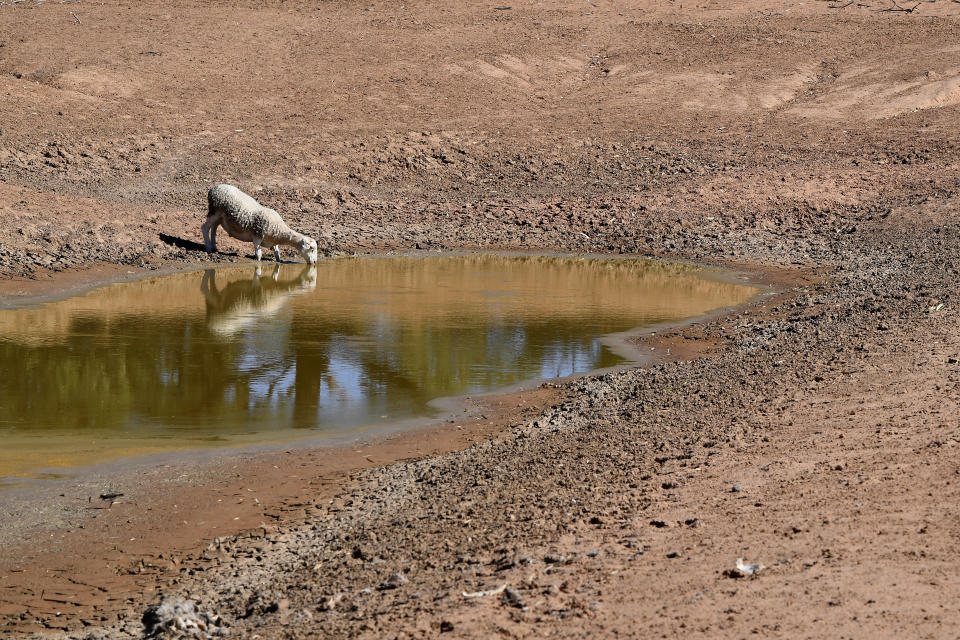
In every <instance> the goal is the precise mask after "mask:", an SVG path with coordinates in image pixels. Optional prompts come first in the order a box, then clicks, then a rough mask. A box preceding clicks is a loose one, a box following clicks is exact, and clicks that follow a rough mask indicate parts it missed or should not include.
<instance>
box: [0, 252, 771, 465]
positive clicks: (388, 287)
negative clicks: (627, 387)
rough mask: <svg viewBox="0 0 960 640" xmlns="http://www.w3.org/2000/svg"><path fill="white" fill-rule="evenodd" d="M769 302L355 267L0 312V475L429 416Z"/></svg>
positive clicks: (198, 281) (159, 280) (354, 262)
mask: <svg viewBox="0 0 960 640" xmlns="http://www.w3.org/2000/svg"><path fill="white" fill-rule="evenodd" d="M756 293H757V290H756V289H754V288H752V287H749V286H744V285H738V284H733V283H730V282H724V281H721V280H718V279H716V278H705V277H703V274H701V273H700V272H699V271H697V270H696V269H693V268H690V267H686V266H678V265H670V264H664V263H656V262H648V261H641V260H620V259H592V258H590V259H583V258H581V259H577V258H553V257H503V256H467V257H462V256H461V257H431V258H413V257H398V258H355V259H337V260H329V261H324V262H321V263H320V264H318V265H316V266H315V267H307V266H304V265H284V266H280V267H277V266H275V265H271V264H265V265H264V266H263V267H262V268H255V267H253V266H245V267H239V268H238V267H231V268H224V269H217V270H208V271H206V272H193V273H184V274H177V275H170V276H161V277H156V278H151V279H148V280H143V281H139V282H132V283H124V284H116V285H111V286H107V287H103V288H100V289H97V290H94V291H92V292H90V293H87V294H86V295H83V296H79V297H75V298H71V299H67V300H63V301H61V302H55V303H51V304H48V305H46V306H44V307H42V308H36V309H19V310H9V311H0V438H2V441H3V443H4V447H3V450H2V451H0V477H4V476H6V477H8V478H15V477H37V476H39V475H41V474H42V473H43V472H49V471H51V470H54V471H55V470H56V469H59V468H64V467H76V466H82V465H87V464H92V463H97V462H103V461H106V460H111V459H117V458H123V457H129V456H137V455H143V454H146V453H151V452H158V451H168V450H175V449H189V448H202V447H210V446H223V445H240V444H252V443H258V442H269V441H282V440H285V439H292V438H296V437H299V436H304V435H325V434H336V433H344V432H349V431H354V430H357V429H361V428H363V427H369V426H377V425H383V424H386V423H391V422H396V421H400V420H403V419H407V418H411V417H417V416H429V415H431V413H432V412H431V409H430V407H429V406H428V403H429V402H430V401H431V400H433V399H436V398H441V397H450V396H459V395H465V394H472V393H477V392H484V391H491V390H495V389H500V388H504V387H507V386H510V385H512V384H515V383H517V382H520V381H524V380H530V379H535V378H552V377H559V376H566V375H569V374H571V373H576V372H584V371H589V370H592V369H597V368H602V367H608V366H612V365H615V364H618V363H622V362H623V359H622V358H621V357H619V356H617V355H615V354H614V353H613V352H611V351H610V349H609V348H608V347H607V346H605V345H604V342H603V341H602V340H601V336H604V335H605V334H610V333H613V332H622V331H625V330H629V329H633V328H636V327H641V326H645V325H650V324H654V323H659V322H664V321H675V320H680V319H682V318H685V317H690V316H696V315H700V314H703V313H705V312H708V311H710V310H714V309H717V308H721V307H726V306H730V305H735V304H740V303H742V302H744V301H746V300H748V299H749V298H751V297H752V296H754V295H755V294H756Z"/></svg>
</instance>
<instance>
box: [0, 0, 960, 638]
mask: <svg viewBox="0 0 960 640" xmlns="http://www.w3.org/2000/svg"><path fill="white" fill-rule="evenodd" d="M903 9H912V10H911V11H906V10H903ZM958 15H960V5H958V4H957V3H955V2H948V1H946V0H940V1H933V2H920V3H918V4H916V5H915V6H914V3H910V4H894V3H893V2H891V1H890V0H866V1H864V2H855V3H850V4H847V3H845V2H839V3H830V2H820V1H814V2H809V1H807V2H785V1H778V0H772V1H771V2H759V1H754V0H746V1H744V2H736V3H734V2H718V1H714V0H707V1H705V2H698V3H683V4H680V3H679V2H663V3H654V2H635V3H630V4H629V5H625V3H613V2H604V1H603V0H594V1H592V2H586V3H583V4H582V5H581V4H573V5H571V4H570V3H560V2H551V1H543V2H536V3H524V4H523V5H517V4H514V5H509V4H507V3H504V4H501V5H496V4H483V3H477V2H458V3H446V4H439V5H438V4H436V3H421V2H416V1H415V2H404V3H403V4H400V3H388V4H379V3H374V4H370V3H355V2H338V3H320V4H317V3H306V2H300V1H298V0H289V1H277V2H242V1H240V2H221V3H215V4H214V5H212V6H211V4H210V3H198V2H188V1H186V0H184V1H174V2H165V3H161V4H156V5H149V6H148V5H143V6H139V5H130V4H125V3H119V2H112V1H107V2H103V3H102V4H101V3H100V2H96V3H94V2H88V1H87V0H80V1H79V2H69V3H66V2H61V3H55V2H37V1H36V0H25V1H23V2H16V3H10V2H0V104H2V105H3V110H2V111H3V113H4V117H3V118H2V119H0V230H2V231H3V233H2V234H0V277H2V278H3V280H2V281H0V291H2V293H0V296H2V303H3V304H8V303H11V302H15V301H16V300H18V299H22V298H23V297H24V296H29V295H33V294H45V295H50V294H55V293H57V292H58V291H62V290H64V288H70V287H76V286H80V285H82V284H83V283H89V282H91V281H96V280H97V279H98V278H102V279H110V278H115V277H126V276H127V275H137V274H138V273H143V272H149V271H152V270H156V269H174V268H177V269H178V268H185V267H189V266H191V265H200V264H206V263H209V262H211V261H228V260H246V259H248V256H249V250H250V247H249V246H244V245H240V244H239V243H230V242H228V241H224V243H223V249H224V250H225V253H223V254H221V255H218V256H207V255H206V254H205V253H203V252H202V251H201V247H200V246H199V244H198V242H199V240H200V234H199V224H200V222H201V221H202V218H203V215H204V193H205V191H206V189H207V188H208V187H209V185H210V184H212V183H214V182H232V183H235V184H238V185H239V186H240V187H241V188H243V189H244V190H246V191H248V192H250V193H253V194H255V195H256V197H257V198H259V199H260V200H261V201H262V202H264V203H265V204H268V205H270V206H273V207H274V208H276V209H278V210H280V211H281V212H282V213H283V215H284V216H285V218H286V219H287V220H288V221H289V222H290V223H291V224H292V226H294V227H296V228H299V229H301V230H303V231H305V232H308V233H311V234H314V235H316V236H317V237H318V238H319V239H320V241H321V246H322V247H323V248H324V249H325V251H326V252H327V253H335V252H354V251H356V252H380V251H388V250H393V249H404V250H407V249H419V250H423V251H430V250H437V249H484V248H495V249H516V250H550V251H556V250H563V251H575V252H588V251H590V252H614V253H630V254H640V255H662V256H673V257H680V258H684V259H692V260H699V261H702V262H710V263H715V264H724V265H728V266H733V267H736V268H745V269H752V270H754V271H756V272H758V273H769V274H779V275H778V277H779V278H781V279H782V280H783V281H784V282H786V283H787V284H788V285H789V287H788V290H787V291H786V292H785V294H784V295H783V296H780V297H777V298H771V299H769V300H765V301H762V302H760V303H758V304H756V305H754V306H752V307H750V308H748V309H745V310H743V311H740V312H737V313H736V314H733V315H730V316H727V317H724V318H718V319H714V320H712V321H710V322H705V323H702V324H700V325H697V326H695V327H690V328H686V329H682V330H678V331H674V332H670V333H669V335H666V336H665V335H658V336H656V337H655V338H653V340H654V341H651V342H645V343H644V344H643V348H647V349H648V348H649V347H650V346H654V347H656V348H659V349H663V350H666V349H667V348H670V349H671V354H676V353H678V350H679V353H680V354H681V355H686V356H687V357H686V358H684V359H683V360H681V361H676V362H663V363H660V364H657V365H655V366H652V367H649V368H644V369H636V370H631V371H626V372H622V373H617V374H608V375H603V376H593V377H588V378H585V379H582V380H579V381H573V382H568V383H563V384H560V385H551V386H547V387H545V388H543V389H539V390H537V391H536V393H535V395H534V396H531V397H528V398H526V399H523V398H520V399H516V400H515V401H513V400H511V401H510V402H509V404H511V405H512V406H509V407H506V406H505V407H500V411H501V412H500V413H497V414H496V416H495V418H493V419H490V420H477V421H476V422H477V423H478V424H477V426H476V428H471V429H472V430H469V432H468V433H463V434H454V435H451V434H450V433H445V432H444V430H442V429H434V430H433V431H432V432H431V433H433V436H424V438H427V439H426V440H422V441H420V442H419V443H418V441H417V440H415V439H410V440H409V441H407V442H406V443H405V444H403V445H397V446H395V447H393V449H391V450H392V451H393V453H392V454H390V455H385V457H384V458H383V459H380V458H377V457H374V456H372V455H370V454H369V453H366V452H364V450H363V449H362V448H361V449H360V453H358V454H354V455H353V456H352V457H348V456H342V459H337V461H336V462H337V465H339V466H337V465H334V466H332V467H329V466H324V465H325V462H324V461H325V460H326V461H328V462H329V459H330V458H331V456H333V457H336V456H335V455H334V454H331V453H330V452H329V451H327V452H324V451H322V450H321V451H310V452H304V451H296V452H294V453H291V454H286V453H283V452H280V453H275V454H270V455H273V456H275V457H274V458H270V457H269V455H266V456H253V457H235V458H233V459H231V458H230V457H229V456H228V457H226V458H223V459H217V460H207V461H205V462H195V463H190V464H187V463H184V465H186V466H176V465H174V466H172V467H170V468H166V469H165V468H164V467H159V466H158V467H151V468H149V469H144V470H140V471H135V472H134V471H130V472H124V473H120V472H118V473H117V475H115V476H111V475H109V474H107V475H102V476H98V477H96V478H90V479H88V481H86V483H80V484H78V485H77V486H75V487H73V488H72V490H71V491H69V492H68V491H62V492H61V493H64V495H63V496H60V495H50V496H45V500H43V501H36V502H34V504H33V505H30V504H28V503H26V502H25V501H23V500H21V501H20V502H16V503H15V504H14V503H10V502H9V499H8V502H7V503H6V504H5V506H4V509H3V511H2V512H0V520H2V522H3V528H4V530H6V531H7V532H8V533H7V534H5V537H4V543H3V547H2V552H0V615H2V618H0V629H3V630H4V632H5V633H10V634H17V633H32V632H37V633H43V634H48V635H58V634H59V635H63V636H67V637H79V638H83V637H94V638H99V637H128V636H140V635H143V634H144V632H145V628H144V625H143V623H142V622H141V616H142V615H143V614H144V612H145V611H148V608H150V607H152V606H153V605H156V604H158V603H160V602H161V601H164V600H165V601H166V602H167V603H168V606H167V607H166V608H164V609H162V610H161V611H160V612H159V613H157V612H156V611H153V613H151V614H150V615H148V616H147V618H146V620H147V622H148V623H151V624H152V623H154V622H163V621H165V620H166V621H167V625H166V626H165V627H164V626H163V625H162V624H161V625H160V626H161V627H163V628H158V629H156V632H157V634H158V635H163V634H168V635H176V634H177V633H179V632H178V631H176V629H175V627H176V625H177V624H181V625H189V624H200V625H203V626H204V627H205V629H206V631H207V632H214V631H216V632H223V633H227V634H230V635H233V636H237V637H249V638H253V637H261V638H266V637H318V636H319V637H344V636H347V637H370V638H380V637H400V638H403V637H434V636H439V635H440V634H444V633H450V635H451V636H452V637H478V638H480V637H483V638H487V637H491V636H503V637H545V636H561V637H613V636H626V637H652V636H655V635H659V636H664V637H674V636H680V635H683V636H701V637H718V636H720V637H733V636H736V637H741V636H748V635H752V634H758V635H762V636H782V637H824V636H834V635H836V636H842V637H867V636H870V637H903V636H909V637H944V636H948V635H952V634H954V633H955V629H956V628H957V627H958V623H960V620H958V618H960V614H958V613H957V610H956V607H955V602H956V600H957V598H958V595H960V584H958V578H957V575H960V572H958V570H957V569H958V564H960V552H958V550H957V548H956V544H955V540H956V537H957V535H960V511H958V507H957V505H958V504H960V502H958V494H957V482H958V481H960V478H958V474H960V464H958V455H957V452H956V447H957V443H958V442H960V422H958V415H960V414H958V403H960V364H958V357H960V331H958V329H957V308H956V305H957V297H956V282H957V280H958V276H960V238H958V230H960V224H958V220H957V209H958V205H960V195H958V187H960V174H958V169H960V167H958V154H957V151H958V133H957V132H958V131H960V126H958V125H960V106H958V105H960V64H958V59H960V58H958V55H960V47H958V45H957V43H958V42H960V19H958ZM290 255H291V257H292V254H290ZM91 267H93V268H95V269H96V271H92V272H91V271H87V269H89V268H91ZM127 271H133V272H134V273H132V274H127V273H126V272H127ZM941 305H942V306H941ZM491 413H492V410H491ZM484 415H486V414H484ZM479 423H483V424H479ZM488 423H489V424H488ZM429 437H435V438H439V439H440V440H438V441H436V442H437V443H436V444H435V445H430V444H427V445H424V444H423V443H424V442H431V441H430V440H429ZM469 442H474V444H472V445H470V446H466V445H467V444H468V443H469ZM378 446H382V447H384V451H386V450H388V449H390V448H391V446H393V445H390V444H389V443H387V444H385V443H380V445H378ZM367 455H370V459H369V460H367V458H366V457H365V456H367ZM277 456H279V457H281V458H283V457H286V458H288V459H289V460H288V461H287V463H286V464H285V465H281V464H280V463H279V462H280V460H279V459H278V458H277ZM401 458H408V459H407V460H401V461H398V462H394V463H391V464H384V463H385V462H387V461H388V460H391V459H392V460H398V459H401ZM274 466H276V469H274V470H273V471H271V469H273V468H274ZM233 467H237V468H236V469H233ZM292 469H298V470H300V469H302V470H303V471H302V472H300V471H297V472H295V473H292V472H290V471H291V470H292ZM284 472H286V473H284ZM231 473H232V474H233V476H234V477H232V478H231V477H230V474H231ZM290 476H298V477H296V478H292V477H290ZM107 485H109V486H107ZM117 487H120V488H121V489H122V490H123V492H124V493H125V496H124V498H125V500H124V501H122V502H121V503H119V504H116V505H113V506H112V507H108V504H104V503H103V502H102V501H99V498H98V495H99V493H100V492H101V491H103V490H104V489H107V490H111V489H115V488H117ZM250 488H255V489H258V488H262V489H263V493H264V499H263V500H261V501H260V502H259V503H257V502H253V504H251V502H252V501H251V500H249V499H245V500H244V501H243V503H240V502H239V497H240V496H242V495H243V494H244V493H253V492H249V491H248V489H250ZM88 498H89V499H90V502H89V503H87V502H86V501H87V499H88ZM217 500H220V501H221V502H219V503H217V502H216V501H217ZM173 504H177V505H178V507H177V509H178V510H179V509H181V508H184V509H186V510H188V511H189V512H190V514H191V515H190V517H189V518H182V519H180V518H179V516H178V517H177V518H178V519H180V521H181V522H185V523H186V524H185V525H183V526H181V525H178V524H176V520H175V519H174V517H173V510H172V509H173V507H172V505H173ZM86 505H90V506H89V507H88V506H86ZM94 507H96V508H94ZM22 513H30V514H33V515H34V516H36V514H37V513H40V514H45V515H43V517H42V518H40V519H39V520H42V521H43V522H41V523H40V524H41V527H40V528H39V529H38V528H35V527H34V528H30V527H27V526H25V525H24V526H19V525H17V526H15V525H16V524H17V523H19V522H21V520H22V518H19V517H18V514H22ZM201 514H202V515H201ZM93 515H97V518H93V517H92V516H93ZM201 518H203V519H204V522H203V524H197V523H196V521H197V520H199V519H201ZM233 518H238V520H234V519H233ZM34 520H37V518H36V517H34ZM261 521H265V522H266V523H267V525H268V526H266V527H259V526H258V525H259V523H260V522H261ZM191 522H192V523H193V524H191ZM213 526H216V530H214V529H213V528H212V527H213ZM11 531H12V532H15V533H9V532H11ZM131 531H132V532H134V535H129V537H132V538H137V539H136V540H125V538H126V537H127V534H129V533H130V532H131ZM151 532H152V533H151ZM114 536H115V537H116V538H114ZM121 536H123V538H121ZM151 536H152V537H151ZM142 537H145V538H146V539H145V540H144V539H141V538H142ZM737 558H743V559H744V561H745V562H746V563H748V564H751V563H762V564H763V565H765V568H764V569H762V570H761V571H759V572H757V573H756V574H755V575H753V576H750V577H747V576H745V575H743V572H742V571H740V572H738V571H737V570H735V565H736V562H737ZM504 585H506V588H505V589H504V590H502V591H499V592H496V593H493V594H490V595H478V596H476V597H467V596H464V595H463V594H464V593H468V594H476V593H481V592H485V591H488V590H493V591H496V590H497V589H499V588H500V587H503V586H504ZM174 602H179V603H181V609H180V613H181V615H180V617H179V618H178V620H179V622H177V621H176V620H174V621H170V620H169V619H168V618H167V617H166V613H168V612H169V611H170V608H171V607H170V606H169V605H170V603H174ZM184 603H189V604H184ZM191 607H192V608H191Z"/></svg>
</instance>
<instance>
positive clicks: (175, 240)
mask: <svg viewBox="0 0 960 640" xmlns="http://www.w3.org/2000/svg"><path fill="white" fill-rule="evenodd" d="M160 241H161V242H164V243H166V244H169V245H172V246H174V247H179V248H180V249H186V250H187V251H202V252H203V253H206V252H207V247H206V246H204V244H203V243H202V242H196V241H194V240H187V239H185V238H180V237H177V236H171V235H169V234H166V233H161V234H160ZM213 255H223V256H233V257H244V258H250V259H251V260H253V259H254V258H256V255H254V254H252V253H239V252H236V251H235V252H233V253H230V252H226V251H222V250H220V249H217V251H215V252H214V253H213ZM269 262H275V261H274V260H273V258H272V257H271V258H270V260H269ZM280 264H296V263H295V262H293V261H291V260H281V261H280Z"/></svg>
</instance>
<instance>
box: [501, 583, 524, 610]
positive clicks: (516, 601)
mask: <svg viewBox="0 0 960 640" xmlns="http://www.w3.org/2000/svg"><path fill="white" fill-rule="evenodd" d="M500 600H501V601H502V602H503V604H506V605H510V606H511V607H517V608H518V609H519V608H521V607H523V596H522V595H520V592H519V591H517V590H516V589H512V588H510V587H507V588H506V589H504V590H503V595H502V596H500Z"/></svg>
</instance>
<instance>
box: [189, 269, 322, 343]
mask: <svg viewBox="0 0 960 640" xmlns="http://www.w3.org/2000/svg"><path fill="white" fill-rule="evenodd" d="M316 288H317V267H316V266H315V265H308V266H306V267H304V268H303V270H301V271H300V273H299V274H297V276H296V277H295V278H291V279H286V280H281V279H280V265H278V264H277V265H274V266H273V273H272V275H271V276H270V277H268V278H264V277H263V269H262V267H261V266H260V265H257V266H256V268H255V269H254V272H253V278H251V279H250V280H234V281H231V282H230V283H228V284H227V285H225V286H224V287H222V288H218V287H217V271H216V269H207V270H206V271H205V272H204V274H203V280H202V281H201V282H200V290H201V291H202V292H203V297H204V299H205V300H206V303H207V325H208V326H209V327H210V330H211V331H212V332H213V333H216V334H218V335H225V336H232V335H235V334H236V333H238V332H239V331H241V330H243V329H244V328H246V327H248V326H250V325H251V324H253V323H254V322H256V321H257V320H258V319H260V318H268V317H270V316H273V315H275V314H276V313H277V312H278V311H279V310H280V309H281V308H282V307H283V306H284V304H285V303H286V301H287V299H288V298H289V297H290V296H292V295H296V294H301V293H306V292H309V291H314V290H315V289H316Z"/></svg>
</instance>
